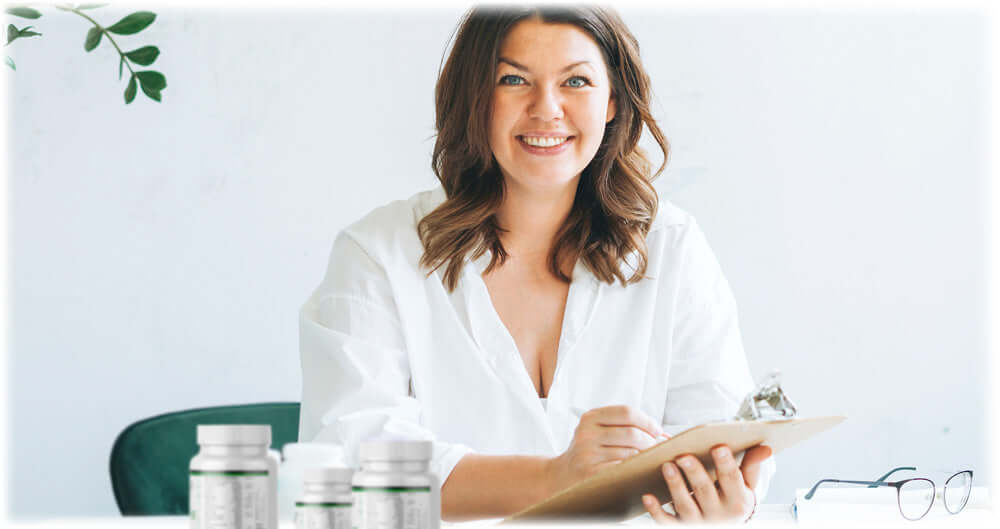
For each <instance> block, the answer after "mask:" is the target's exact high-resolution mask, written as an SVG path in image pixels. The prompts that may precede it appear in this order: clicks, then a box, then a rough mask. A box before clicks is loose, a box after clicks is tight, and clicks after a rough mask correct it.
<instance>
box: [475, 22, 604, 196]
mask: <svg viewBox="0 0 1000 529" xmlns="http://www.w3.org/2000/svg"><path fill="white" fill-rule="evenodd" d="M499 63H500V64H499V66H498V69H497V72H496V79H495V84H494V90H493V109H492V115H491V118H490V131H489V136H490V148H491V149H492V150H493V155H494V156H496V159H497V162H499V164H500V169H501V172H502V173H503V176H504V180H505V181H506V184H507V186H508V187H510V186H512V185H514V186H518V187H523V188H525V189H530V190H539V191H552V190H558V189H561V188H564V187H565V186H566V185H567V184H569V183H572V182H573V181H574V179H576V178H577V177H578V176H579V175H580V172H581V171H583V169H584V167H586V166H587V164H589V163H590V161H591V160H592V159H593V158H594V155H595V154H597V149H598V147H600V145H601V140H602V139H603V137H604V128H605V125H606V124H607V122H608V121H611V119H612V118H614V116H615V104H614V100H612V98H611V82H610V80H609V78H608V73H607V68H606V66H605V64H604V59H603V57H602V56H601V50H600V48H598V46H597V44H596V43H595V42H594V41H593V40H592V39H591V38H590V36H589V35H588V34H587V33H586V32H584V31H583V30H581V29H579V28H577V27H576V26H573V25H571V24H546V23H544V22H540V21H538V20H536V19H529V20H524V21H522V22H519V23H518V24H516V25H515V26H514V27H513V28H512V29H511V30H510V32H509V33H508V34H507V36H506V38H505V39H504V41H503V43H502V44H501V46H500V61H499Z"/></svg>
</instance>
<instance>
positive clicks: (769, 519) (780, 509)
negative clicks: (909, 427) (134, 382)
mask: <svg viewBox="0 0 1000 529" xmlns="http://www.w3.org/2000/svg"><path fill="white" fill-rule="evenodd" d="M645 521H646V522H648V524H647V523H642V521H641V520H635V521H633V522H631V523H629V524H608V526H609V527H616V528H619V529H620V528H622V527H629V526H639V525H641V526H647V525H648V526H651V527H652V526H654V525H653V522H652V520H651V519H647V520H645ZM900 522H901V525H903V526H904V527H910V528H911V529H930V528H932V527H938V526H941V525H943V526H946V527H997V526H998V525H997V523H996V522H997V517H996V516H995V515H994V514H993V513H992V512H991V511H988V510H984V509H966V510H964V511H962V512H961V513H959V514H957V515H955V516H951V517H948V518H946V519H938V520H921V521H919V522H907V521H905V520H902V518H900ZM495 524H496V522H495V521H489V522H485V521H484V522H468V523H457V524H452V523H444V524H442V527H454V528H462V527H469V528H471V527H480V526H490V525H495ZM907 524H908V525H907ZM749 525H754V526H757V527H792V526H796V525H797V524H796V522H795V517H794V516H793V514H792V509H791V505H789V504H764V505H760V506H758V507H757V512H756V513H755V514H754V517H753V520H751V521H750V524H749ZM850 525H851V526H852V527H854V526H855V525H860V526H861V527H867V526H869V525H871V524H866V523H861V524H850ZM739 526H740V527H746V525H743V524H739ZM5 527H9V528H12V529H20V528H23V529H125V528H130V529H170V528H173V529H188V528H189V527H190V525H189V522H188V518H187V517H186V516H128V517H125V516H116V517H92V518H51V519H25V520H14V521H8V522H7V524H6V526H5ZM516 527H517V529H530V528H531V527H549V528H551V527H560V528H563V529H567V528H570V527H573V525H566V524H558V525H556V524H549V525H545V524H518V525H517V526H516ZM580 527H583V528H587V529H596V528H599V527H600V525H597V524H586V525H580ZM280 529H295V524H294V523H292V522H281V524H280Z"/></svg>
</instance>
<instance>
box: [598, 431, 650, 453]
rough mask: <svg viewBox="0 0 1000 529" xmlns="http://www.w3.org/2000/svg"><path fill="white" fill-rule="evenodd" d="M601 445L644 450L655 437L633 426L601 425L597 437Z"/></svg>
mask: <svg viewBox="0 0 1000 529" xmlns="http://www.w3.org/2000/svg"><path fill="white" fill-rule="evenodd" d="M598 440H599V442H600V444H601V446H619V447H623V448H635V449H636V450H645V449H647V448H649V447H651V446H653V445H655V444H656V438H654V437H651V436H650V435H649V434H648V433H646V432H645V431H643V430H640V429H639V428H636V427H634V426H602V427H601V432H600V434H599V438H598Z"/></svg>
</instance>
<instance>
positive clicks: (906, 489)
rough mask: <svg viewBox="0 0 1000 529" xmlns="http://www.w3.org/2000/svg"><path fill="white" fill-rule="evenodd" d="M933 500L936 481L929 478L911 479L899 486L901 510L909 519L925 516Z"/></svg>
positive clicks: (904, 516)
mask: <svg viewBox="0 0 1000 529" xmlns="http://www.w3.org/2000/svg"><path fill="white" fill-rule="evenodd" d="M933 502H934V483H933V482H932V481H931V480H929V479H923V478H917V479H911V480H908V481H906V482H904V483H903V484H902V485H900V487H899V512H901V513H902V514H903V518H906V519H907V520H919V519H920V518H923V517H924V515H925V514H927V511H929V510H931V504H932V503H933Z"/></svg>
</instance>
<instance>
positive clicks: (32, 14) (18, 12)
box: [7, 7, 42, 19]
mask: <svg viewBox="0 0 1000 529" xmlns="http://www.w3.org/2000/svg"><path fill="white" fill-rule="evenodd" d="M7 13H8V14H11V15H14V16H16V17H21V18H31V19H35V18H38V17H40V16H42V14H41V13H39V12H38V11H35V10H34V9H32V8H30V7H11V8H8V9H7Z"/></svg>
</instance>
